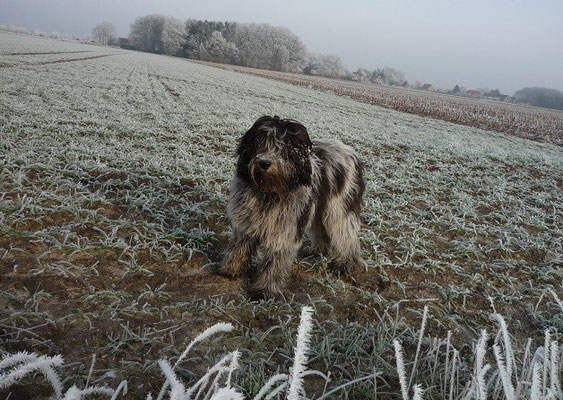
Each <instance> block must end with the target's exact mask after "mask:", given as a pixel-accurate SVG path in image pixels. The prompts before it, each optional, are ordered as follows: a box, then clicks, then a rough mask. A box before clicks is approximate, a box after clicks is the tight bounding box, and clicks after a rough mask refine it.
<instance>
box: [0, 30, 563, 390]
mask: <svg viewBox="0 0 563 400" xmlns="http://www.w3.org/2000/svg"><path fill="white" fill-rule="evenodd" d="M0 82H1V88H0V110H1V111H0V398H1V399H10V400H14V399H42V398H48V397H49V396H54V398H63V397H64V398H66V399H79V398H88V399H90V398H112V396H113V398H130V399H145V398H147V395H148V394H149V393H152V398H153V399H157V398H167V399H168V398H172V399H187V398H191V399H211V398H213V399H215V400H219V399H239V398H242V397H237V396H240V394H242V395H244V398H248V399H253V398H255V399H261V398H268V397H267V396H268V395H271V397H269V398H273V399H276V398H279V399H286V398H287V399H298V398H307V399H321V398H330V399H403V400H406V399H417V398H424V399H440V400H441V399H456V400H461V399H504V398H507V399H560V400H561V399H562V398H563V394H562V392H561V380H562V375H563V372H562V369H561V363H560V362H559V360H560V359H561V356H562V351H563V347H562V343H563V340H562V338H561V333H562V332H563V304H562V303H561V300H562V299H563V283H562V282H563V150H562V148H561V147H558V146H555V145H553V144H550V143H540V142H535V141H529V140H526V139H522V138H520V137H515V136H509V135H506V134H501V133H495V132H492V131H484V130H481V129H478V128H474V127H470V126H463V125H456V124H452V123H449V122H444V121H440V120H437V119H431V118H425V117H420V116H417V115H413V114H407V113H402V112H398V111H394V110H390V109H386V108H381V107H378V106H375V105H372V104H367V103H365V102H358V101H354V100H353V99H350V98H348V97H345V96H339V95H337V94H334V93H327V92H322V91H321V92H319V91H315V90H313V89H310V88H306V87H300V86H293V85H290V84H287V83H284V82H280V81H276V80H269V79H266V78H263V77H257V76H253V75H249V74H241V73H237V72H233V71H226V70H223V69H217V68H213V67H210V66H206V65H202V64H196V63H192V62H189V61H187V60H185V59H179V58H172V57H166V56H159V55H152V54H146V53H137V52H129V51H122V50H118V49H111V48H104V47H98V46H90V45H82V44H78V43H72V42H62V41H55V40H50V39H41V38H34V37H28V36H21V35H16V34H8V33H4V32H0ZM263 114H270V115H272V114H277V115H280V116H282V117H291V118H295V119H297V120H299V121H301V122H302V123H303V124H304V125H306V126H307V127H308V129H309V132H310V135H311V136H312V137H336V138H339V139H341V140H342V141H344V142H345V143H347V144H349V145H351V146H353V147H354V148H355V149H357V150H358V152H359V153H360V154H361V156H362V158H363V159H364V161H365V164H366V174H365V175H366V180H367V190H366V195H365V199H364V209H363V222H364V225H363V229H362V232H361V237H362V243H363V257H364V259H365V261H366V265H367V268H366V270H365V271H363V272H362V273H361V274H360V279H359V282H358V285H356V286H353V285H350V284H348V283H346V282H344V281H342V280H339V279H338V278H337V277H335V276H334V275H332V274H330V273H328V272H327V268H326V267H327V265H326V264H327V260H326V259H319V258H309V259H303V260H299V261H296V263H295V264H294V267H293V271H292V277H291V282H290V285H289V287H288V288H287V291H286V299H285V300H283V301H282V300H279V301H268V302H261V303H251V302H249V301H247V299H246V297H245V283H244V282H241V281H238V280H229V279H226V278H222V277H219V276H216V275H214V274H213V273H211V271H212V270H213V267H214V266H215V265H216V263H218V262H219V261H220V259H221V252H222V251H223V249H224V248H225V245H226V241H227V239H228V236H229V225H228V221H227V218H226V215H225V204H226V199H227V194H228V189H229V180H230V176H231V173H232V171H233V167H234V161H235V160H234V157H233V151H234V148H235V145H236V142H237V138H238V137H240V136H241V134H242V133H243V132H244V131H245V130H246V129H247V128H248V127H249V126H250V125H251V124H252V122H253V121H254V120H255V119H256V118H257V117H259V116H261V115H263ZM558 134H559V135H561V131H559V132H558ZM304 306H309V307H311V308H312V313H310V312H309V311H307V309H305V310H304V311H303V313H302V308H303V307H304ZM501 316H502V317H504V318H502V317H501ZM300 318H301V321H302V323H301V325H300V329H299V332H298V326H299V322H300ZM217 323H223V324H222V325H218V326H217V327H216V328H214V330H213V331H212V332H211V333H213V332H215V333H221V334H216V335H209V337H207V335H206V336H205V339H206V340H205V341H201V342H199V340H198V342H199V343H198V344H197V345H195V346H194V347H193V349H192V348H189V350H190V351H189V353H186V354H182V353H183V352H184V350H186V349H187V347H188V345H189V344H190V342H192V340H194V338H196V336H197V335H198V334H200V333H201V332H203V331H204V330H205V329H206V328H208V327H211V326H213V325H215V324H217ZM227 323H230V324H232V328H230V327H229V326H228V325H227ZM485 329H486V331H487V334H484V333H483V330H485ZM208 333H209V332H208ZM200 339H204V338H201V337H200ZM237 349H238V353H237V352H235V353H233V352H234V351H235V350H237ZM23 351H26V352H34V353H35V354H36V355H37V356H33V355H26V354H19V355H16V356H9V355H14V354H16V353H18V352H23ZM57 355H61V356H62V357H63V358H64V363H63V361H62V360H61V359H60V358H58V357H55V356H57ZM38 356H45V357H43V358H38ZM224 356H226V358H223V357H224ZM159 360H160V363H159ZM178 361H179V362H178ZM217 363H218V364H217ZM214 365H216V366H215V367H214V368H212V369H211V370H210V371H209V374H208V375H206V373H207V372H208V369H209V368H211V367H213V366H214ZM315 371H319V372H315ZM284 374H285V375H284ZM288 375H289V376H288ZM165 376H166V377H167V378H168V381H169V383H170V384H171V386H170V387H171V388H172V391H171V392H166V391H164V392H162V393H163V396H162V397H159V396H158V393H159V392H160V390H161V387H162V386H163V384H164V382H165ZM272 377H274V380H273V381H269V380H270V378H272ZM364 377H368V378H369V379H364V380H361V381H359V382H355V383H354V384H351V385H348V386H345V387H341V388H340V389H339V390H338V391H335V392H331V390H332V389H334V388H337V387H338V386H339V385H343V384H346V383H347V382H352V381H354V380H356V379H360V378H364ZM200 378H201V380H200ZM59 379H60V381H59ZM123 380H127V386H128V392H129V393H128V394H127V395H123V393H122V392H119V393H118V392H114V391H113V389H115V388H117V386H118V385H119V383H120V382H121V381H123ZM73 385H76V387H73ZM268 385H270V386H268ZM284 385H285V386H284ZM414 385H420V386H417V388H418V389H416V390H415V389H414V388H413V386H414ZM122 387H123V386H122ZM219 388H222V389H221V390H219ZM277 388H279V389H277ZM83 389H85V391H84V392H80V390H83ZM276 390H278V393H279V394H276ZM302 390H304V391H305V392H306V395H304V394H303V393H302V392H301V391H302ZM88 391H90V392H98V394H94V395H90V396H89V397H81V396H82V395H84V394H86V393H88ZM421 391H423V393H422V394H421ZM65 396H66V397H65ZM96 396H98V397H96ZM323 396H324V397H323Z"/></svg>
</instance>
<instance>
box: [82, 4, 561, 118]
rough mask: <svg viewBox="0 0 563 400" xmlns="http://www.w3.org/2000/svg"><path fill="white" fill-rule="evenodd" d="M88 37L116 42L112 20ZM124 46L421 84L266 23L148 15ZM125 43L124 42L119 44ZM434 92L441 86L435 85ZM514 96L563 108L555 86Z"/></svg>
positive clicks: (458, 91)
mask: <svg viewBox="0 0 563 400" xmlns="http://www.w3.org/2000/svg"><path fill="white" fill-rule="evenodd" d="M92 38H93V39H94V40H96V41H97V42H99V43H101V44H104V45H114V44H117V43H118V40H117V37H116V34H115V29H114V27H113V25H112V24H111V23H108V22H102V23H100V24H98V25H96V27H94V29H93V31H92ZM128 40H129V43H128V44H127V45H126V46H128V47H130V48H132V49H135V50H140V51H145V52H150V53H157V54H167V55H172V56H178V57H186V58H191V59H196V60H202V61H211V62H218V63H225V64H234V65H242V66H246V67H252V68H259V69H267V70H274V71H282V72H297V73H304V74H307V75H318V76H325V77H330V78H340V79H351V80H356V81H360V82H371V83H383V84H387V85H393V86H405V87H406V86H409V87H412V88H415V89H420V88H422V84H421V83H420V82H418V81H417V82H415V83H414V85H409V83H408V81H407V80H406V78H405V74H404V73H403V72H401V71H399V70H397V69H395V68H391V67H386V68H382V69H380V68H376V69H374V70H372V71H370V70H368V69H365V68H359V69H358V70H357V71H355V72H351V71H349V70H348V69H347V68H346V66H345V65H344V63H343V62H342V60H341V59H340V57H339V56H337V55H334V54H315V53H311V52H309V51H308V50H307V48H306V47H305V45H304V44H303V42H302V41H301V39H300V38H299V37H298V36H297V35H296V34H295V33H293V32H291V31H290V30H289V29H287V28H284V27H278V26H271V25H269V24H257V23H238V22H223V21H207V20H197V19H188V20H180V19H177V18H173V17H169V16H164V15H159V14H150V15H144V16H140V17H138V18H137V19H136V20H135V21H134V22H133V23H132V24H131V30H130V33H129V37H128ZM121 45H122V46H123V44H121ZM438 91H440V90H439V89H438ZM466 92H468V90H467V89H466V88H463V87H460V86H459V85H456V87H455V88H454V89H453V90H449V91H445V93H449V94H454V95H463V94H464V93H466ZM480 93H481V94H482V96H484V97H487V98H491V99H497V100H499V101H503V100H505V99H506V98H508V97H509V96H507V95H505V94H502V93H501V92H500V91H499V90H498V89H495V90H487V89H481V90H480ZM511 100H512V101H515V102H518V103H523V104H529V105H533V106H538V107H546V108H554V109H560V110H561V109H563V92H561V91H559V90H557V89H548V88H537V87H529V88H524V89H521V90H519V91H517V92H516V93H515V94H514V96H513V97H512V98H511Z"/></svg>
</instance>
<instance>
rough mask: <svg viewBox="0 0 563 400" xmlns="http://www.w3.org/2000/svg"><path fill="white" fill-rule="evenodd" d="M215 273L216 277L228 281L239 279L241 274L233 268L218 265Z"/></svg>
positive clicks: (226, 265) (227, 265)
mask: <svg viewBox="0 0 563 400" xmlns="http://www.w3.org/2000/svg"><path fill="white" fill-rule="evenodd" d="M216 273H217V275H221V276H224V277H225V278H229V279H236V278H240V276H241V272H240V271H239V270H237V269H235V268H233V267H232V266H231V265H229V264H222V265H220V266H219V267H218V268H216Z"/></svg>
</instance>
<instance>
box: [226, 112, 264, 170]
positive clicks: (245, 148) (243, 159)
mask: <svg viewBox="0 0 563 400" xmlns="http://www.w3.org/2000/svg"><path fill="white" fill-rule="evenodd" d="M272 120H273V119H272V117H270V116H269V115H264V116H262V117H260V118H258V119H257V120H256V121H255V122H254V124H252V126H251V127H250V129H249V130H247V131H246V133H245V134H244V135H242V137H241V138H240V139H239V143H238V146H237V150H236V154H235V155H236V156H238V161H237V175H238V177H239V178H241V179H244V180H246V181H248V180H250V176H249V174H248V164H249V163H250V160H252V158H253V157H254V155H255V153H256V151H257V149H256V145H257V143H258V142H257V140H256V138H257V135H259V134H260V133H259V130H260V128H261V127H262V126H263V125H264V124H265V123H267V122H270V121H272Z"/></svg>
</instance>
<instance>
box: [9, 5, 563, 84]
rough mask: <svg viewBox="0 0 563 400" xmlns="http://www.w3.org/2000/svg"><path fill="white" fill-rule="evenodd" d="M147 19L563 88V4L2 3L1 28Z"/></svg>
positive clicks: (454, 80)
mask: <svg viewBox="0 0 563 400" xmlns="http://www.w3.org/2000/svg"><path fill="white" fill-rule="evenodd" d="M148 13H160V14H165V15H172V16H174V17H178V18H197V19H212V20H230V21H238V22H267V23H270V24H273V25H283V26H286V27H288V28H290V29H291V30H292V31H294V32H295V33H297V34H298V35H299V36H300V37H301V39H302V40H303V42H304V43H305V45H306V46H307V48H308V49H309V50H310V51H314V52H323V53H334V54H338V55H340V56H341V57H342V59H343V61H344V62H345V64H347V65H348V67H350V68H352V69H356V68H357V67H360V66H361V67H365V68H368V69H374V68H375V67H385V66H392V67H395V68H397V69H400V70H402V71H403V72H405V74H406V77H407V79H408V80H409V81H411V82H414V81H415V80H419V81H421V82H423V83H426V82H429V83H433V84H434V85H435V86H437V87H442V88H451V87H453V86H454V85H455V84H460V85H461V86H465V87H467V88H468V89H470V88H482V87H488V88H497V87H498V88H499V89H500V90H501V91H502V92H507V93H508V94H512V93H513V92H514V91H515V90H517V89H520V88H522V87H525V86H546V87H554V88H557V89H560V90H563V0H553V1H551V0H537V1H532V0H530V1H523V0H512V1H509V0H488V1H485V0H426V1H423V0H418V1H415V0H410V1H407V0H387V1H385V2H381V1H373V0H372V1H369V0H340V1H333V0H277V1H267V0H262V1H260V0H202V1H199V0H160V1H157V0H0V23H5V24H13V25H18V26H24V27H27V28H37V29H40V30H43V31H47V32H52V31H57V32H61V33H67V34H72V35H81V36H83V35H87V34H89V33H90V31H91V29H92V27H93V26H94V25H95V24H96V23H97V22H100V21H103V20H107V21H110V22H112V23H113V24H114V26H115V27H116V29H117V32H118V34H119V35H120V36H126V35H127V34H128V32H129V25H130V24H131V22H133V20H134V19H135V18H136V17H137V16H139V15H144V14H148Z"/></svg>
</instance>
